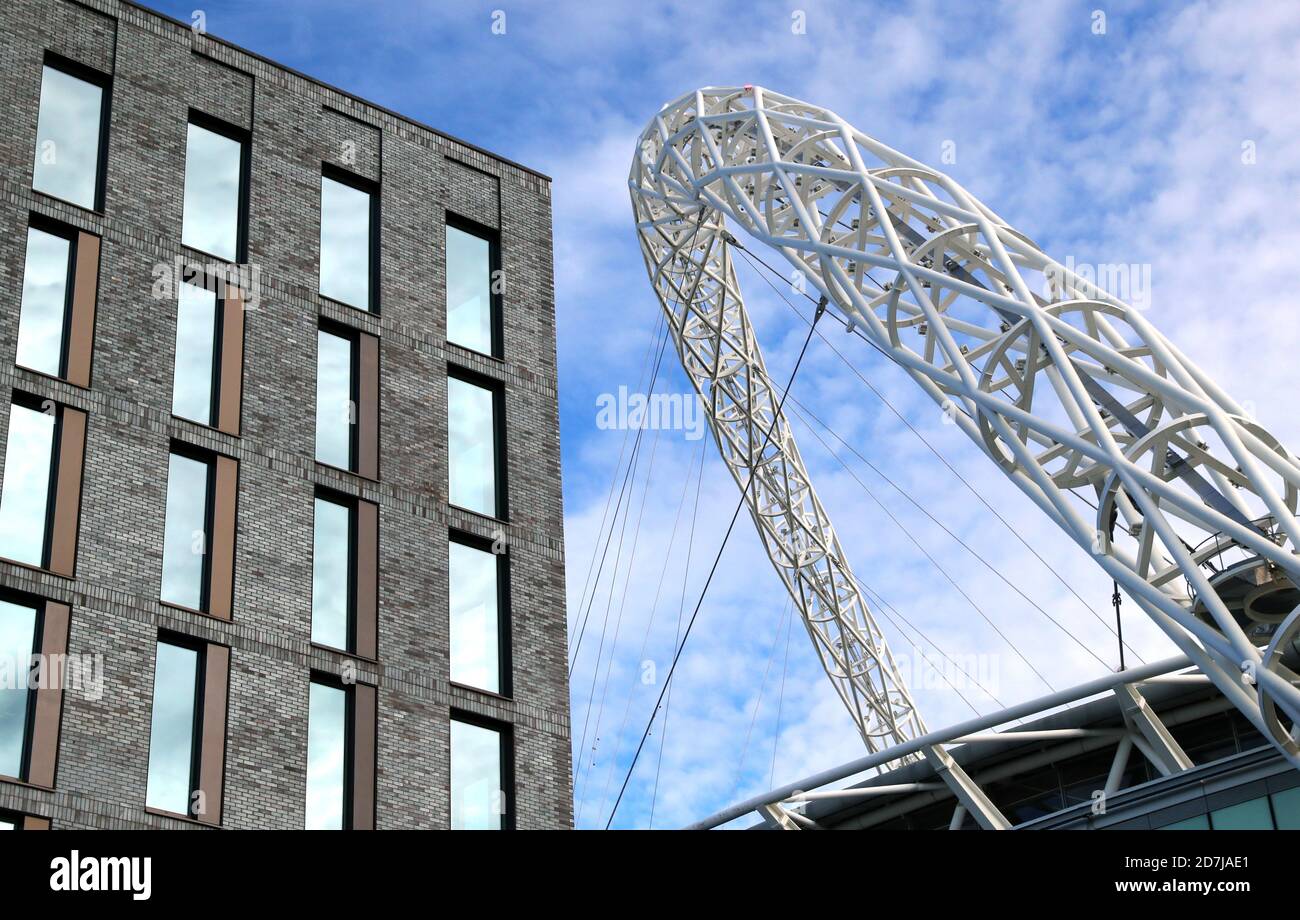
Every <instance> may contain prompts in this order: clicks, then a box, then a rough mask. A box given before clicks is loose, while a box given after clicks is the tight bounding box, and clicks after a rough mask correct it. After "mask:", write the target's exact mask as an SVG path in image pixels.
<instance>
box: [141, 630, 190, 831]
mask: <svg viewBox="0 0 1300 920" xmlns="http://www.w3.org/2000/svg"><path fill="white" fill-rule="evenodd" d="M202 666H203V662H202V656H201V655H200V653H199V651H198V650H197V649H195V648H190V647H188V646H184V645H176V644H173V643H171V642H162V641H160V642H159V643H158V654H157V658H156V660H155V663H154V678H153V727H152V729H151V730H150V733H149V785H148V788H147V791H146V795H145V803H146V804H147V805H148V806H149V807H150V808H157V809H161V810H162V811H169V812H171V813H172V814H178V815H189V814H191V809H192V808H193V807H194V805H195V804H196V803H195V801H194V791H195V790H196V789H198V788H199V775H198V757H197V753H198V738H199V730H200V710H199V696H200V686H201V683H200V682H201V680H202V678H203V668H202Z"/></svg>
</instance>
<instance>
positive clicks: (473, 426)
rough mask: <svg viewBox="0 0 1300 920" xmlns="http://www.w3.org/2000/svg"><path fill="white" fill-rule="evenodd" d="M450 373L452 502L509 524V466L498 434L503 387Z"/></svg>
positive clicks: (448, 424) (448, 398) (449, 475)
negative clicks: (506, 483) (505, 483)
mask: <svg viewBox="0 0 1300 920" xmlns="http://www.w3.org/2000/svg"><path fill="white" fill-rule="evenodd" d="M448 373H449V376H448V378H447V475H448V487H447V494H448V500H449V501H450V502H451V504H453V505H455V506H457V507H459V508H464V509H466V510H468V511H476V512H478V513H479V514H485V515H487V516H488V517H496V518H501V519H503V520H504V519H505V516H506V510H505V495H504V492H505V490H504V488H502V483H501V480H502V478H503V477H502V468H503V466H504V464H503V462H502V444H501V438H500V436H499V431H498V428H499V427H500V425H501V415H502V413H501V389H500V387H499V385H496V384H494V383H492V382H491V381H487V380H481V379H479V378H476V377H474V376H473V375H470V374H465V373H462V372H459V371H455V370H449V371H448Z"/></svg>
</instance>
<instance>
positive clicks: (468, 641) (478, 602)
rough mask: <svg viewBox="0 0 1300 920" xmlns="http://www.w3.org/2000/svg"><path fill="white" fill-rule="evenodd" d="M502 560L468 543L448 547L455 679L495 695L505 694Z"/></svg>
mask: <svg viewBox="0 0 1300 920" xmlns="http://www.w3.org/2000/svg"><path fill="white" fill-rule="evenodd" d="M499 560H500V557H499V556H497V555H495V554H493V553H491V552H487V551H484V550H481V549H477V548H476V547H473V546H467V545H465V544H464V543H457V542H455V541H452V542H451V543H450V545H449V546H448V582H449V596H450V620H451V624H450V628H451V679H452V680H453V681H455V682H456V683H458V684H464V685H466V686H470V687H478V688H480V689H483V690H490V691H492V692H493V693H500V692H501V651H500V639H501V625H500V622H499V620H498V613H497V598H498V581H497V579H498V572H497V565H498V563H499Z"/></svg>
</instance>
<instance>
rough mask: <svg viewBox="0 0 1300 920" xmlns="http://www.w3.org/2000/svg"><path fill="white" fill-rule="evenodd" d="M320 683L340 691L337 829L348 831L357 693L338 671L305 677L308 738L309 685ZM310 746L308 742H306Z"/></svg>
mask: <svg viewBox="0 0 1300 920" xmlns="http://www.w3.org/2000/svg"><path fill="white" fill-rule="evenodd" d="M312 684H321V685H322V686H326V687H333V688H334V689H336V690H342V691H343V826H342V828H340V830H345V831H350V830H352V827H353V814H352V812H353V801H354V799H355V798H356V776H355V775H354V774H355V773H356V769H355V765H354V763H353V761H354V760H355V759H356V747H357V726H356V722H357V695H356V684H355V683H348V682H347V681H345V680H343V678H341V677H339V676H338V675H337V674H331V673H329V672H328V671H317V670H312V671H311V673H310V675H309V676H308V680H307V702H308V705H307V708H308V713H309V715H308V722H309V724H308V726H307V737H308V739H309V741H310V738H311V725H310V710H311V685H312ZM309 747H310V744H309Z"/></svg>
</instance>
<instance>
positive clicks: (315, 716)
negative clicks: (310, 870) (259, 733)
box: [307, 680, 352, 830]
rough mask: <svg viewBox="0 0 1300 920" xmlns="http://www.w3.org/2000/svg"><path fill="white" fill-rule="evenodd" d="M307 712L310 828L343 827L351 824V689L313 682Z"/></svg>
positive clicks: (341, 828)
mask: <svg viewBox="0 0 1300 920" xmlns="http://www.w3.org/2000/svg"><path fill="white" fill-rule="evenodd" d="M308 707H309V711H308V713H307V829H308V830H343V829H344V828H346V827H347V826H348V817H349V815H348V810H349V809H348V804H349V801H348V800H349V798H350V795H349V790H348V779H349V776H348V773H349V765H348V750H349V748H350V747H351V740H352V739H351V738H350V735H351V732H350V730H349V724H348V723H349V718H348V715H349V714H348V709H349V708H350V707H349V699H348V691H347V688H346V687H345V686H342V685H335V684H333V683H325V682H323V681H321V680H313V681H312V682H311V697H310V699H309V701H308Z"/></svg>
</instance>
